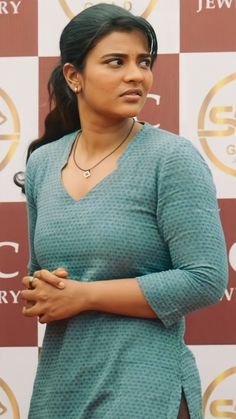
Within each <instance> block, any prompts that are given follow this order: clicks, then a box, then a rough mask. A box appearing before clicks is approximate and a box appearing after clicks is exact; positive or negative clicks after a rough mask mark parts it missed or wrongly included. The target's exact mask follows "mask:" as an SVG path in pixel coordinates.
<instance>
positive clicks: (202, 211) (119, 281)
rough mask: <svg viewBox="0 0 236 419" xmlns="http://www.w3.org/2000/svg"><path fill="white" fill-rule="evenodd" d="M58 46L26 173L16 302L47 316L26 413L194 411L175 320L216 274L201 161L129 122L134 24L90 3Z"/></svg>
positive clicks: (207, 183) (221, 279) (144, 67)
mask: <svg viewBox="0 0 236 419" xmlns="http://www.w3.org/2000/svg"><path fill="white" fill-rule="evenodd" d="M60 47H61V64H60V65H59V66H58V67H57V68H56V69H55V70H54V72H53V74H52V76H51V79H50V94H51V98H52V99H53V100H54V103H55V108H54V109H53V111H52V112H51V113H50V114H49V116H48V117H47V119H46V124H45V125H46V131H45V135H44V137H43V138H42V139H40V140H38V141H37V142H36V143H34V144H33V145H32V146H31V147H30V150H29V154H30V158H29V160H28V164H27V172H26V185H25V187H26V195H27V202H28V211H29V232H30V249H31V258H30V269H29V270H30V273H29V275H30V276H27V277H25V278H24V279H23V283H24V285H25V286H26V287H27V288H28V289H27V290H24V291H22V297H23V298H24V299H25V300H27V304H26V307H25V308H24V310H23V312H24V315H26V316H38V317H39V319H40V322H41V323H47V328H46V334H45V338H44V343H43V349H42V353H41V357H40V362H39V367H38V371H37V376H36V380H35V385H34V391H33V396H32V400H31V406H30V413H29V418H32V419H55V418H57V419H59V418H66V419H108V418H109V419H144V418H147V419H154V418H155V419H157V418H159V419H164V418H168V419H174V418H177V417H178V418H182V419H183V418H192V419H197V418H201V417H202V415H201V389H200V381H199V376H198V371H197V369H196V365H195V361H194V358H193V355H192V353H191V352H190V351H189V349H188V348H187V347H186V345H185V343H184V341H183V335H184V316H185V315H186V314H187V313H189V312H192V311H194V310H197V309H199V308H201V307H204V306H207V305H209V304H213V303H216V302H217V301H218V300H219V298H220V297H221V296H222V294H223V292H224V289H225V286H226V278H227V263H226V254H225V244H224V238H223V234H222V228H221V224H220V220H219V215H218V208H217V202H216V196H215V188H214V185H213V182H212V178H211V175H210V172H209V169H208V167H207V165H206V163H205V162H204V161H203V159H202V157H201V156H200V155H199V153H198V152H197V151H196V150H195V148H194V147H193V146H192V145H191V143H190V142H189V141H187V140H185V139H183V138H179V137H178V136H176V135H174V134H171V133H168V132H166V131H163V130H159V129H156V128H153V127H152V126H151V125H149V124H147V123H140V122H138V121H136V120H135V119H134V117H136V116H137V115H138V114H139V113H140V111H141V109H142V107H143V105H144V102H145V99H146V96H147V93H148V91H149V90H150V88H151V85H152V71H151V69H152V66H153V63H154V60H155V58H156V53H157V42H156V37H155V33H154V31H153V29H152V27H151V26H150V25H149V23H148V22H146V21H145V20H144V19H142V18H140V17H134V16H133V15H132V14H130V13H129V12H127V11H125V10H123V9H122V8H120V7H117V6H112V5H107V4H100V5H96V6H93V7H91V8H88V9H86V10H84V11H83V12H81V13H80V14H79V15H77V16H76V17H75V18H74V19H73V20H72V21H71V22H70V23H69V24H68V25H67V26H66V28H65V29H64V31H63V32H62V35H61V41H60ZM54 140H57V141H54ZM45 143H48V144H46V145H44V144H45ZM41 145H44V146H43V147H40V148H39V146H41ZM35 148H38V149H37V150H36V151H34V152H33V153H32V151H33V150H35ZM31 153H32V154H31ZM60 267H63V269H60ZM43 268H44V269H43Z"/></svg>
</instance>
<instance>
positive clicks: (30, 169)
mask: <svg viewBox="0 0 236 419" xmlns="http://www.w3.org/2000/svg"><path fill="white" fill-rule="evenodd" d="M32 160H33V159H32V156H31V157H30V159H29V161H28V163H27V168H26V174H25V194H26V201H27V216H28V243H29V255H30V257H29V262H28V273H29V275H33V273H34V272H35V271H36V270H38V269H40V266H39V264H38V262H37V258H36V255H35V251H34V234H35V226H36V220H37V208H36V202H35V193H34V191H35V188H36V185H35V179H34V163H33V161H32Z"/></svg>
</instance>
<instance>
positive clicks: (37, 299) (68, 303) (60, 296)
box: [21, 276, 87, 323]
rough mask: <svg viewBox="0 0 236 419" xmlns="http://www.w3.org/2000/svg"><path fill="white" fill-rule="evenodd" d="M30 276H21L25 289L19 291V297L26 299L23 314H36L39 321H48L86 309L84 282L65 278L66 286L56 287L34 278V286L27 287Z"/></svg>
mask: <svg viewBox="0 0 236 419" xmlns="http://www.w3.org/2000/svg"><path fill="white" fill-rule="evenodd" d="M30 278H31V277H29V276H28V277H27V276H26V277H24V278H23V284H24V285H25V286H26V287H27V289H26V290H23V291H21V297H22V298H23V299H25V300H26V301H27V304H26V306H25V307H24V308H23V314H24V315H25V316H27V317H35V316H37V317H39V321H40V323H49V322H51V321H55V320H61V319H65V318H68V317H72V316H74V315H76V314H79V313H81V312H82V311H85V310H86V309H87V307H86V298H85V296H86V293H85V290H86V283H83V282H78V281H75V280H72V279H67V280H66V287H65V288H64V289H58V288H56V287H55V286H52V285H50V284H48V283H47V282H45V281H42V280H41V279H37V278H34V281H33V286H34V288H33V289H29V288H28V287H29V281H30ZM29 303H31V304H29Z"/></svg>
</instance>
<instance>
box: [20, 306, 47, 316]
mask: <svg viewBox="0 0 236 419" xmlns="http://www.w3.org/2000/svg"><path fill="white" fill-rule="evenodd" d="M22 314H23V315H24V316H26V317H36V316H41V315H42V314H43V312H42V308H41V309H40V306H39V305H38V304H37V303H36V304H34V305H33V306H32V307H26V306H24V307H23V309H22Z"/></svg>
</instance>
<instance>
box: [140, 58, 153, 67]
mask: <svg viewBox="0 0 236 419" xmlns="http://www.w3.org/2000/svg"><path fill="white" fill-rule="evenodd" d="M140 65H141V67H144V68H150V67H151V60H149V59H145V60H142V61H140Z"/></svg>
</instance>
